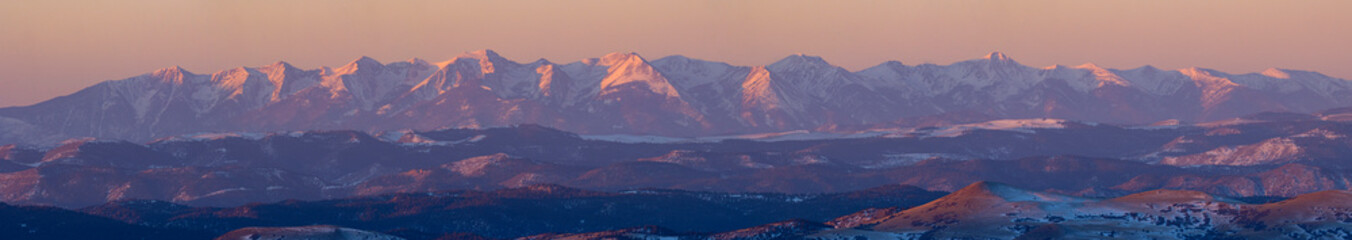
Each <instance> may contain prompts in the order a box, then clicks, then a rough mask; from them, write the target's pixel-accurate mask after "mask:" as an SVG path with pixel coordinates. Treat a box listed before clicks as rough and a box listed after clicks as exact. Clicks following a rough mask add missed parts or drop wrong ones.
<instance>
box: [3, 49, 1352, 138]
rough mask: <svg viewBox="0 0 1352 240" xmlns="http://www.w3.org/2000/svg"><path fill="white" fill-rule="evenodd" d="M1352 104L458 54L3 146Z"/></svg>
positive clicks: (1118, 117) (176, 98) (1199, 89)
mask: <svg viewBox="0 0 1352 240" xmlns="http://www.w3.org/2000/svg"><path fill="white" fill-rule="evenodd" d="M1350 105H1352V82H1349V81H1346V80H1343V79H1337V78H1332V77H1329V76H1325V75H1323V74H1319V73H1316V72H1308V71H1297V70H1285V69H1269V70H1266V71H1263V72H1261V73H1250V74H1229V73H1224V72H1219V71H1215V70H1210V69H1204V68H1187V69H1179V70H1165V69H1158V68H1154V67H1150V66H1145V67H1140V68H1135V69H1125V70H1119V69H1107V68H1101V67H1098V66H1096V65H1093V64H1084V65H1079V66H1073V67H1071V66H1060V65H1057V66H1050V67H1044V68H1036V67H1029V66H1025V65H1022V64H1019V63H1018V62H1016V61H1014V60H1013V59H1012V58H1010V57H1008V56H1005V55H1004V54H1001V53H998V52H997V53H991V54H989V55H987V56H985V57H982V58H979V59H974V60H968V61H961V62H957V63H953V64H950V65H935V64H920V65H905V64H902V63H900V62H895V61H891V62H886V63H883V64H880V65H878V66H874V67H870V68H867V69H864V70H860V71H849V70H846V69H844V68H841V67H838V66H835V65H831V64H830V63H828V62H826V61H825V60H823V59H821V58H819V57H813V56H806V55H792V56H789V57H786V58H784V59H782V60H779V61H777V62H774V63H773V64H769V65H765V66H734V65H730V64H726V63H720V62H713V61H705V60H699V59H693V58H688V57H684V56H679V55H677V56H669V57H663V58H660V59H656V60H649V59H646V58H644V57H642V56H640V55H638V54H635V53H611V54H606V55H605V56H602V57H600V58H591V59H584V60H582V61H579V62H573V63H566V64H559V63H553V62H550V61H547V60H543V59H541V60H536V61H531V62H516V61H512V60H508V59H506V58H503V57H502V56H500V55H498V54H497V53H495V52H493V51H490V50H482V51H475V52H468V53H464V54H462V55H460V56H457V57H455V58H452V59H451V60H448V61H444V62H436V63H432V62H428V61H424V60H420V59H412V60H408V61H398V62H389V63H381V62H379V61H377V60H375V59H371V58H368V57H362V58H360V59H357V60H354V61H352V62H351V63H348V64H347V65H344V66H340V67H337V68H330V67H323V68H319V69H299V68H296V67H294V66H292V65H290V64H287V63H285V62H277V63H274V64H270V65H267V66H262V67H240V68H234V69H229V70H223V71H218V72H215V73H211V74H197V73H193V72H189V71H188V70H186V69H183V68H180V67H170V68H165V69H160V70H156V71H154V72H152V73H148V74H144V75H140V76H135V77H131V78H127V79H122V80H113V81H106V82H102V83H99V84H96V85H94V86H91V87H88V88H85V89H83V90H80V91H78V92H76V93H73V94H70V95H67V96H61V97H57V98H54V99H51V100H48V101H44V102H41V103H37V104H34V105H31V106H21V107H8V108H0V143H27V144H54V143H56V142H59V141H62V140H65V139H69V138H78V137H95V138H102V139H121V140H132V141H149V140H153V139H157V138H162V137H168V136H175V135H181V134H189V133H199V132H228V131H245V132H270V131H293V130H359V131H390V130H399V129H414V130H435V129H445V128H479V127H502V126H512V125H517V124H539V125H542V126H547V127H551V128H557V129H561V130H565V131H570V132H576V133H581V134H628V135H657V136H672V137H707V136H719V135H736V134H748V133H773V132H784V131H795V130H809V131H819V132H832V131H843V130H861V129H871V128H880V127H916V126H928V125H935V124H951V123H970V122H983V121H990V120H997V119H1020V118H1044V117H1045V118H1060V119H1069V120H1079V121H1091V122H1104V123H1122V124H1146V123H1152V122H1157V121H1164V120H1178V121H1184V122H1202V121H1213V120H1221V119H1228V118H1233V117H1238V116H1243V115H1247V114H1252V113H1257V112H1264V111H1287V112H1300V113H1309V112H1313V111H1317V110H1322V109H1328V108H1334V107H1343V106H1350Z"/></svg>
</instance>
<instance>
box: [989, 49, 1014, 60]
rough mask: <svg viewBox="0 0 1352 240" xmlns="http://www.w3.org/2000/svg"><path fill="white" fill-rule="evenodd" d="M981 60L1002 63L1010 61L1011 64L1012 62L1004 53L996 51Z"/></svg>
mask: <svg viewBox="0 0 1352 240" xmlns="http://www.w3.org/2000/svg"><path fill="white" fill-rule="evenodd" d="M983 58H984V59H986V60H991V61H999V62H1004V61H1011V62H1012V61H1014V59H1013V58H1009V56H1006V55H1005V53H1002V52H998V51H996V52H991V53H990V54H986V57H983Z"/></svg>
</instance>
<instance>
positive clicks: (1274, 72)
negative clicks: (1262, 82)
mask: <svg viewBox="0 0 1352 240" xmlns="http://www.w3.org/2000/svg"><path fill="white" fill-rule="evenodd" d="M1261 74H1263V76H1268V77H1271V78H1278V79H1290V78H1291V73H1288V72H1286V71H1285V70H1281V69H1277V68H1268V69H1267V70H1263V72H1262V73H1261Z"/></svg>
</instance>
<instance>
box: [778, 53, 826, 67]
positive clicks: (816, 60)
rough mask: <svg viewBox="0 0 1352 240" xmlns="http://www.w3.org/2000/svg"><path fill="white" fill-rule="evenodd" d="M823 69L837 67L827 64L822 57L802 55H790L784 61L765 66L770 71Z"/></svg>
mask: <svg viewBox="0 0 1352 240" xmlns="http://www.w3.org/2000/svg"><path fill="white" fill-rule="evenodd" d="M823 67H835V66H833V65H831V63H828V62H826V60H823V59H822V58H821V57H818V56H809V55H804V54H801V53H799V54H794V55H789V56H788V57H784V59H780V60H779V61H776V62H775V63H772V64H770V65H768V66H765V68H767V69H770V70H772V71H780V70H793V69H804V68H813V69H815V68H823Z"/></svg>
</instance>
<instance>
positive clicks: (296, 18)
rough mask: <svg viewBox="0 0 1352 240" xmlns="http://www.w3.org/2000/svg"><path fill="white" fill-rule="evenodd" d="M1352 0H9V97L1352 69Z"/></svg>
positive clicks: (1, 66) (4, 86)
mask: <svg viewBox="0 0 1352 240" xmlns="http://www.w3.org/2000/svg"><path fill="white" fill-rule="evenodd" d="M1350 9H1352V1H1343V0H1330V1H1243V0H1230V1H411V0H410V1H319V0H313V1H311V0H303V1H274V0H266V1H264V0H257V1H254V0H243V1H183V0H120V1H105V0H91V1H72V0H50V1H0V106H10V105H27V104H32V103H36V102H38V101H41V100H46V99H49V98H52V97H55V96H59V95H65V94H69V93H72V92H74V91H76V90H79V89H81V88H84V87H87V86H89V85H92V84H94V83H97V82H100V81H105V80H113V79H122V78H126V77H130V76H135V75H138V74H142V73H146V72H150V71H153V70H155V69H158V68H163V67H167V66H174V65H180V66H183V67H184V68H187V69H188V70H189V71H192V72H195V73H211V72H215V71H217V70H222V69H227V68H232V67H237V66H260V65H265V64H268V63H271V62H275V61H278V60H284V61H287V62H290V63H292V64H294V65H296V66H299V67H303V68H314V67H319V66H338V65H342V64H344V63H346V62H349V61H351V60H352V59H356V58H357V57H359V56H363V55H366V56H372V57H374V58H376V59H379V60H381V61H385V62H388V61H396V60H405V59H409V58H414V57H417V58H423V59H428V60H434V61H440V60H445V59H449V58H450V57H452V56H455V55H457V54H459V53H461V52H465V51H472V50H477V49H485V48H487V49H494V50H496V51H498V52H499V53H501V54H502V55H504V56H506V57H508V58H511V59H514V60H517V61H523V62H524V61H532V60H535V59H538V58H546V59H549V60H551V61H554V62H572V61H576V60H579V59H583V58H588V57H599V56H601V55H604V54H606V53H609V52H615V51H634V52H638V53H640V54H643V55H644V56H645V57H648V58H650V59H655V58H658V57H662V56H667V55H671V54H681V55H686V56H689V57H694V58H701V59H706V60H715V61H725V62H729V63H732V64H738V65H763V64H769V63H771V62H774V61H775V60H778V59H780V58H782V57H784V56H787V55H790V54H794V53H804V54H809V55H818V56H822V57H824V58H825V59H826V60H827V61H830V62H832V63H834V64H837V65H841V66H844V67H846V68H847V69H851V70H858V69H862V68H865V67H869V66H872V65H876V64H878V63H881V62H883V61H887V60H899V61H902V62H903V63H906V64H919V63H938V64H948V63H951V62H954V61H960V60H966V59H971V58H976V57H979V56H982V55H985V54H986V53H988V52H991V51H1001V52H1004V53H1006V54H1008V55H1010V56H1011V57H1013V58H1014V59H1016V60H1018V61H1020V62H1022V63H1024V64H1027V65H1032V66H1047V65H1052V64H1064V65H1078V64H1081V63H1086V62H1094V63H1097V64H1098V65H1100V66H1104V67H1112V68H1134V67H1139V66H1141V65H1145V64H1151V65H1155V66H1157V67H1161V68H1184V67H1191V66H1199V67H1207V68H1214V69H1218V70H1222V71H1227V72H1236V73H1238V72H1257V71H1261V70H1263V69H1266V68H1269V67H1278V68H1290V69H1302V70H1314V71H1319V72H1323V73H1325V74H1329V75H1332V76H1335V77H1340V78H1345V79H1346V78H1352V66H1349V65H1352V44H1349V42H1352V40H1350V39H1352V27H1349V26H1348V25H1349V24H1352V14H1347V11H1348V10H1350Z"/></svg>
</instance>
